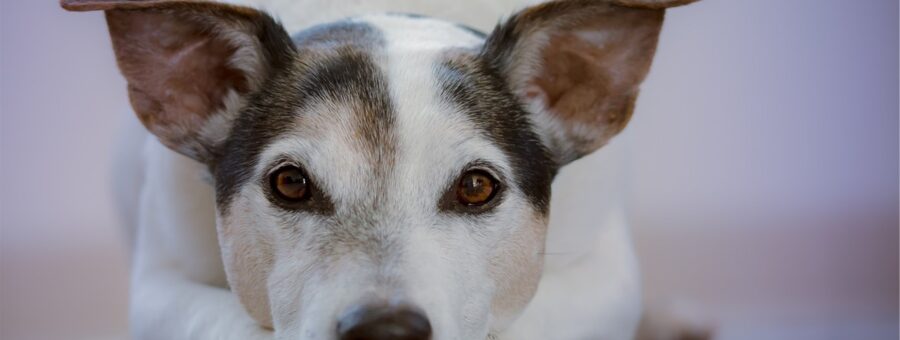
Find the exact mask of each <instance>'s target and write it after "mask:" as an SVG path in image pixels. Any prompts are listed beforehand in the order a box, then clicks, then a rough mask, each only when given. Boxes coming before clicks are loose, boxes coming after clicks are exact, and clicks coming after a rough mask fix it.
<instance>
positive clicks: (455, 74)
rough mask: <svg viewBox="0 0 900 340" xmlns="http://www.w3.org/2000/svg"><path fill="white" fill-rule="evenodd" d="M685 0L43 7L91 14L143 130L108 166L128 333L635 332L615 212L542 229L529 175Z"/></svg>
mask: <svg viewBox="0 0 900 340" xmlns="http://www.w3.org/2000/svg"><path fill="white" fill-rule="evenodd" d="M689 2H692V0H594V1H588V0H570V1H551V2H547V3H540V4H531V5H530V6H528V7H525V8H524V9H521V10H518V11H516V12H512V8H515V7H517V6H519V4H517V3H515V2H514V1H499V2H479V1H461V2H459V3H458V4H451V3H446V4H435V3H427V2H419V1H399V0H395V1H369V2H359V3H353V4H349V3H345V2H339V1H335V2H331V1H314V0H308V1H279V0H271V1H265V2H262V3H255V2H253V1H249V0H248V1H245V2H243V4H225V3H214V2H205V1H177V0H150V1H126V0H63V1H62V6H63V7H64V8H65V9H68V10H72V11H95V10H100V11H104V12H105V15H106V20H107V23H108V26H109V32H110V36H111V38H112V44H113V48H114V52H115V56H116V59H117V63H118V66H119V68H120V70H121V72H122V74H123V75H124V77H125V79H126V80H127V82H128V94H129V98H130V101H131V104H132V107H133V109H134V112H135V114H136V115H137V117H138V118H139V121H140V122H141V123H142V125H143V128H145V129H146V130H147V131H149V132H150V134H151V135H147V134H146V133H144V132H139V131H138V129H140V128H130V129H129V130H128V133H127V134H126V135H127V136H126V137H125V139H124V140H123V142H122V143H121V146H120V148H121V149H122V150H121V152H120V153H119V157H118V160H117V162H118V163H117V164H118V166H117V167H118V169H117V178H118V179H117V181H118V184H117V188H118V191H119V203H120V206H121V208H122V210H123V211H124V212H125V215H127V216H129V218H128V220H130V221H132V222H134V223H133V224H134V226H133V227H130V228H129V230H132V243H133V259H132V262H133V263H132V277H131V282H132V290H131V308H130V320H131V329H132V335H133V337H134V338H136V339H308V340H313V339H321V340H332V339H340V340H349V339H371V340H379V339H401V340H402V339H409V340H415V339H435V340H473V339H504V340H528V339H632V338H634V337H635V334H636V329H637V327H638V323H639V321H640V320H641V314H642V308H641V297H640V280H639V275H638V266H637V262H636V260H635V256H634V252H633V248H632V245H631V241H630V238H629V233H628V228H627V223H626V221H625V218H624V212H623V209H622V207H621V206H620V205H619V204H610V205H609V206H608V207H607V206H601V207H599V208H598V216H597V221H596V228H594V229H592V230H584V229H567V228H566V227H567V226H566V225H553V226H548V221H549V211H550V196H551V184H552V183H553V181H554V178H555V177H556V175H557V173H558V172H559V170H560V169H561V168H562V167H563V166H565V165H567V164H569V163H571V162H573V161H575V160H577V159H579V158H581V157H583V156H585V155H588V154H590V153H592V152H593V151H595V150H597V149H599V148H601V147H603V146H604V145H606V144H607V143H608V142H609V141H610V139H611V138H613V136H615V135H616V134H618V133H619V132H620V131H622V129H623V128H624V127H625V126H626V124H627V123H628V121H629V119H630V117H631V115H632V112H633V110H634V103H635V100H636V98H637V96H638V90H639V86H640V83H641V82H642V81H643V79H644V77H645V76H646V74H647V73H648V70H649V68H650V65H651V61H652V59H653V55H654V52H655V49H656V45H657V40H658V37H659V33H660V30H661V27H662V23H663V17H664V12H665V9H666V8H669V7H673V6H678V5H683V4H686V3H689ZM445 7H446V8H447V9H446V10H444V9H442V8H445ZM450 7H452V8H450ZM258 8H267V9H268V11H269V12H271V13H274V14H277V15H279V16H280V19H281V20H282V21H276V20H275V19H273V17H272V16H270V15H269V14H267V12H266V11H264V10H260V9H258ZM460 8H462V9H463V10H460ZM501 11H509V12H506V13H503V12H501ZM407 13H413V14H407ZM422 14H428V15H430V16H424V15H422ZM442 14H443V15H442ZM504 14H511V15H510V16H509V17H508V18H507V19H505V20H503V21H501V22H500V23H499V24H498V25H496V27H495V28H493V29H492V30H490V31H489V32H487V33H483V32H484V31H482V30H479V29H477V28H472V26H467V25H463V24H460V23H457V22H458V21H465V20H468V21H469V22H470V23H471V22H475V23H474V25H476V26H481V27H485V26H487V25H490V24H492V23H493V22H495V21H496V20H498V19H499V18H500V17H501V16H502V15H504ZM341 17H346V18H341ZM442 17H451V19H454V20H453V21H451V20H445V19H440V18H442ZM289 32H290V33H291V34H289ZM141 131H143V130H141ZM548 238H549V239H550V241H553V242H557V240H560V239H568V240H570V241H571V240H574V241H573V242H579V244H581V245H583V246H584V248H585V249H589V251H586V252H584V253H583V254H580V255H579V256H578V257H576V258H574V259H573V260H571V261H567V262H566V261H563V262H562V263H554V262H552V261H545V259H546V257H547V256H548V248H545V247H547V242H548ZM556 249H558V248H556ZM550 250H552V249H550ZM545 262H546V263H545ZM545 264H546V265H545ZM653 334H655V335H654V336H656V337H658V338H662V337H666V336H673V337H674V335H671V334H668V335H665V334H661V333H653Z"/></svg>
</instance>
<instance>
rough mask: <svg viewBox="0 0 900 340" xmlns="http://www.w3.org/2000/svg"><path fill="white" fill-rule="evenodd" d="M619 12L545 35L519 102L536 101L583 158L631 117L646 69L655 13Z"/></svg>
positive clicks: (652, 43)
mask: <svg viewBox="0 0 900 340" xmlns="http://www.w3.org/2000/svg"><path fill="white" fill-rule="evenodd" d="M649 14H650V15H648V12H640V11H637V12H627V11H625V12H621V13H618V14H617V15H615V16H607V17H605V18H602V19H604V20H594V21H587V22H583V23H582V24H580V25H578V27H576V28H570V29H560V30H557V31H555V32H549V35H550V36H549V39H548V40H547V42H546V43H545V45H544V46H542V47H541V49H540V52H539V53H540V54H539V58H540V59H539V60H540V61H541V66H540V69H539V71H538V72H536V73H535V74H533V75H532V77H531V79H530V81H529V86H528V87H527V88H526V91H525V93H523V95H524V97H525V98H542V97H543V98H542V99H544V103H545V104H546V109H547V110H548V112H549V113H550V115H551V116H552V117H553V118H555V119H556V120H557V122H559V123H560V124H561V127H562V128H563V129H565V131H563V132H564V133H565V135H566V137H567V139H568V141H567V142H566V144H569V147H571V148H574V150H570V151H573V152H575V153H576V154H584V153H587V152H590V151H591V150H593V149H596V148H598V147H600V146H602V145H603V144H605V143H606V142H607V141H608V140H609V139H610V138H612V137H613V136H615V135H616V134H617V133H619V132H620V131H621V130H622V129H624V128H625V125H626V124H627V123H628V121H629V120H630V118H631V114H632V111H633V108H634V101H635V99H636V98H637V93H638V87H639V85H640V83H641V81H642V80H643V78H644V76H645V75H646V73H647V70H648V69H649V67H650V62H651V60H652V58H653V53H654V50H655V46H656V34H657V33H658V30H659V26H660V22H661V20H662V17H661V13H659V14H658V15H654V13H652V12H651V13H649Z"/></svg>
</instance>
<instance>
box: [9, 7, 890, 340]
mask: <svg viewBox="0 0 900 340" xmlns="http://www.w3.org/2000/svg"><path fill="white" fill-rule="evenodd" d="M897 18H898V2H897V1H896V0H866V1H843V0H791V1H784V0H755V1H739V0H705V1H702V2H700V3H697V4H694V5H691V6H688V7H684V8H678V9H674V10H671V11H669V13H668V15H667V22H666V25H665V27H664V29H663V34H662V37H661V42H660V46H659V50H658V53H657V56H656V61H655V63H654V66H653V69H652V71H651V73H650V76H649V77H648V79H647V81H646V82H645V84H644V86H643V90H642V97H641V98H640V100H639V102H638V106H637V111H636V113H637V114H636V115H635V118H634V120H633V122H632V123H631V125H630V126H629V127H628V129H626V133H625V134H624V136H623V137H622V138H620V141H617V142H616V143H628V144H629V146H628V148H629V152H628V156H627V158H628V160H627V162H628V169H629V171H628V172H627V176H626V181H625V182H624V187H625V188H627V189H626V191H627V197H628V207H629V211H630V217H631V221H632V224H633V229H634V234H635V242H636V244H637V247H638V251H639V254H640V255H639V256H640V261H641V263H642V265H643V269H644V270H643V272H644V278H645V286H646V287H645V291H646V295H647V297H648V299H650V300H660V299H671V298H677V299H681V300H685V301H690V302H691V303H692V304H695V305H697V306H699V308H700V309H701V310H702V311H704V312H705V313H707V314H709V315H710V316H711V317H712V318H713V319H715V320H717V322H718V325H719V337H718V338H719V339H897V338H898V334H897V332H898V310H897V305H898V287H900V285H898V267H900V265H898V206H900V203H898V188H900V185H898V145H900V143H898V91H900V89H898V19H897ZM129 112H130V111H129V107H128V102H127V97H126V92H125V83H124V80H123V79H122V78H121V76H120V75H119V73H118V71H117V69H116V68H115V61H114V59H113V55H112V50H111V47H110V44H109V40H108V36H107V32H106V27H105V23H104V21H103V19H102V14H100V13H78V14H73V13H65V12H63V11H62V10H60V9H59V8H58V4H57V2H56V1H49V0H44V1H30V0H3V1H0V339H122V338H126V337H127V315H126V308H127V290H128V288H127V281H128V274H127V273H128V256H127V250H126V249H125V247H124V242H123V236H122V233H121V231H120V228H118V227H117V221H116V216H115V212H114V210H113V209H112V207H113V203H114V202H112V199H111V195H110V193H111V191H112V189H111V185H112V183H111V180H110V177H111V171H110V162H111V161H110V156H111V153H112V149H113V146H112V144H113V142H114V141H115V135H116V133H118V131H119V130H118V128H117V127H118V126H120V124H121V123H122V121H123V120H124V119H133V118H132V117H131V115H130V113H129ZM596 157H602V155H599V156H596ZM581 164H591V161H590V160H587V161H584V162H582V163H581ZM576 166H582V167H583V166H586V165H578V163H576ZM565 174H566V172H563V175H565ZM586 189H589V188H586ZM578 209H580V211H581V213H582V214H583V215H582V216H583V218H585V219H589V218H591V217H590V205H589V204H583V207H581V208H577V209H575V210H576V211H578Z"/></svg>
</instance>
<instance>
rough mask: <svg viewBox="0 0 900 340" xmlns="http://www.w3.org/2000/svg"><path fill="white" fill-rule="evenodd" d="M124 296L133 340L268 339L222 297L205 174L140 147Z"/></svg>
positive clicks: (229, 297)
mask: <svg viewBox="0 0 900 340" xmlns="http://www.w3.org/2000/svg"><path fill="white" fill-rule="evenodd" d="M145 157H146V159H145V164H146V165H147V167H146V171H145V180H144V184H143V186H142V193H141V199H140V207H139V216H138V218H139V225H138V233H137V239H136V245H135V246H136V247H135V253H134V268H133V272H132V292H131V315H130V317H131V322H132V332H133V337H134V338H135V339H167V340H169V339H172V340H176V339H185V340H188V339H190V340H195V339H271V338H272V332H271V331H268V330H265V329H263V328H261V327H260V326H259V325H257V324H256V322H255V321H254V320H253V319H252V318H251V317H250V316H249V315H248V314H247V312H246V311H245V310H244V308H243V306H241V304H240V303H239V301H238V299H237V296H235V295H234V294H232V293H231V292H230V291H228V289H227V288H224V287H225V286H226V283H225V274H224V270H223V266H222V263H221V258H220V253H219V245H218V242H217V238H216V227H215V210H214V204H215V203H214V195H213V190H212V187H211V185H210V184H209V182H208V181H207V180H206V179H205V178H204V177H205V167H204V166H203V165H200V164H199V163H197V162H195V161H193V160H190V159H187V158H185V157H183V156H180V155H178V154H176V153H174V152H172V151H170V150H168V149H166V148H165V147H163V146H162V145H161V144H160V143H159V142H157V141H156V140H155V138H150V139H148V142H147V144H146V148H145Z"/></svg>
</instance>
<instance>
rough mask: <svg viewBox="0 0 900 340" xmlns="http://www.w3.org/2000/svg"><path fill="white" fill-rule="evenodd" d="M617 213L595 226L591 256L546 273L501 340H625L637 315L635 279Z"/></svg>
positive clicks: (624, 230)
mask: <svg viewBox="0 0 900 340" xmlns="http://www.w3.org/2000/svg"><path fill="white" fill-rule="evenodd" d="M622 215H623V214H622V213H621V211H618V212H616V213H613V214H612V215H611V216H609V220H608V221H607V223H605V224H603V225H600V226H598V227H599V228H603V230H602V231H601V232H600V233H599V234H598V235H597V239H596V242H595V243H594V247H593V249H594V251H593V252H592V253H590V254H588V255H585V256H584V257H583V258H581V259H580V260H579V261H578V262H575V263H572V264H571V265H569V266H567V267H563V268H547V270H545V274H544V278H543V279H542V280H541V283H540V286H539V287H538V291H537V294H536V295H535V296H534V299H533V300H532V301H531V303H530V304H529V305H528V307H527V308H526V309H525V312H524V313H523V314H522V316H521V317H520V318H519V319H518V320H516V321H515V322H514V323H513V324H512V326H511V327H510V329H508V330H506V331H505V332H504V333H502V334H501V335H500V337H499V339H502V340H531V339H534V340H538V339H566V340H568V339H576V340H580V339H606V340H629V339H632V337H633V336H634V332H635V329H636V328H637V324H638V321H639V319H640V313H641V297H640V279H639V277H638V267H637V261H636V259H635V256H634V250H633V248H632V244H631V238H630V236H629V233H628V228H627V225H626V224H625V221H624V218H623V217H622Z"/></svg>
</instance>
